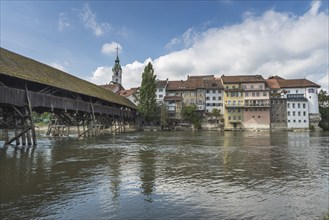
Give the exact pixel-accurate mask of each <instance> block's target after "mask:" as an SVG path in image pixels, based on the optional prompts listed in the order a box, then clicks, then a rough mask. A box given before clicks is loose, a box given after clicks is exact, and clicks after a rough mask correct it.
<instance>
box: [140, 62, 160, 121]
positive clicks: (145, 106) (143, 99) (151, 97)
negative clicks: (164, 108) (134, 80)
mask: <svg viewBox="0 0 329 220" xmlns="http://www.w3.org/2000/svg"><path fill="white" fill-rule="evenodd" d="M155 92H156V75H154V69H153V66H152V64H151V62H149V63H148V64H147V66H146V67H145V68H144V72H143V74H142V84H141V88H140V93H139V95H140V100H139V105H138V112H139V113H140V114H141V116H142V117H143V118H144V120H145V121H147V122H150V121H151V120H153V119H155V117H156V100H155V99H156V94H155Z"/></svg>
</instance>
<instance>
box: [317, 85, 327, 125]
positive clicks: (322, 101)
mask: <svg viewBox="0 0 329 220" xmlns="http://www.w3.org/2000/svg"><path fill="white" fill-rule="evenodd" d="M318 99H319V112H320V114H321V121H320V123H319V127H320V128H322V129H323V130H325V131H328V130H329V95H327V92H326V91H324V90H322V89H321V90H320V92H319V94H318Z"/></svg>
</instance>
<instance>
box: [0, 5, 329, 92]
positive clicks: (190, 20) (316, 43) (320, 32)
mask: <svg viewBox="0 0 329 220" xmlns="http://www.w3.org/2000/svg"><path fill="white" fill-rule="evenodd" d="M0 28H1V32H0V34H1V47H3V48H6V49H9V50H11V51H13V52H16V53H19V54H22V55H24V56H28V57H30V58H32V59H35V60H38V61H40V62H43V63H46V64H48V65H51V66H54V67H56V68H59V69H61V70H63V71H65V72H68V73H70V74H72V75H75V76H78V77H80V78H83V79H86V80H88V81H91V82H94V83H96V84H105V83H109V82H110V80H111V68H112V65H113V63H114V59H115V56H116V51H115V47H116V46H119V48H120V51H119V57H120V61H121V65H122V67H123V74H124V76H123V86H124V87H125V88H130V87H136V86H138V85H139V83H140V81H141V73H142V72H143V68H144V67H145V65H146V64H147V62H149V61H151V62H152V63H153V65H154V68H155V73H156V74H157V76H158V78H159V79H166V78H169V79H170V80H177V79H186V76H187V75H201V74H214V75H216V76H220V75H222V74H225V75H238V74H239V75H242V74H262V75H263V76H264V77H268V76H270V75H276V74H277V75H281V76H283V77H286V78H304V77H306V78H308V79H310V80H312V81H314V82H316V83H318V84H320V85H321V86H322V87H324V88H325V89H327V90H328V69H329V67H328V1H305V0H301V1H297V0H296V1H282V0H281V1H260V0H257V1H234V0H225V1H7V0H5V1H3V0H1V27H0Z"/></svg>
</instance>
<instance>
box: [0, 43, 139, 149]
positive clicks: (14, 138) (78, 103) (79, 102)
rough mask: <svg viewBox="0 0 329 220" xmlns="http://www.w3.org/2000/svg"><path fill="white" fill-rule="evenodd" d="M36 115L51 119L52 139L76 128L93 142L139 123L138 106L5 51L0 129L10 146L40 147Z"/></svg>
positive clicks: (0, 64) (0, 51) (0, 68)
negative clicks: (108, 129) (94, 138)
mask: <svg viewBox="0 0 329 220" xmlns="http://www.w3.org/2000/svg"><path fill="white" fill-rule="evenodd" d="M32 112H37V113H43V112H51V113H52V115H53V118H52V120H51V121H50V123H49V127H48V132H47V134H53V135H63V134H67V133H68V131H69V128H70V127H71V126H76V127H77V129H78V134H79V136H89V135H97V134H98V133H99V131H100V129H103V128H106V127H115V129H119V130H120V129H122V127H123V125H124V124H126V123H134V121H135V117H136V106H135V105H134V104H133V103H132V102H130V101H129V100H128V99H126V98H124V97H121V96H119V95H117V94H115V93H113V92H111V91H109V90H106V89H104V88H102V87H100V86H97V85H95V84H92V83H90V82H87V81H85V80H82V79H79V78H77V77H74V76H72V75H70V74H67V73H65V72H63V71H60V70H58V69H55V68H53V67H50V66H48V65H45V64H43V63H40V62H37V61H35V60H33V59H30V58H27V57H24V56H21V55H19V54H16V53H13V52H11V51H8V50H6V49H4V48H0V129H1V130H2V132H1V133H2V135H1V140H2V141H4V145H5V146H8V145H9V144H11V143H13V142H15V143H16V145H36V143H37V140H36V135H35V125H34V121H33V116H32ZM80 127H81V129H80ZM0 147H1V146H0Z"/></svg>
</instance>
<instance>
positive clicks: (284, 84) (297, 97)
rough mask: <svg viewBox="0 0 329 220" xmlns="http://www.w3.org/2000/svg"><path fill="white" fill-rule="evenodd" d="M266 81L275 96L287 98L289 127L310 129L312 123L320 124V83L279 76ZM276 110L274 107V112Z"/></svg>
mask: <svg viewBox="0 0 329 220" xmlns="http://www.w3.org/2000/svg"><path fill="white" fill-rule="evenodd" d="M266 82H267V84H268V85H269V87H270V88H271V95H272V97H273V98H274V97H276V98H277V99H278V98H280V99H285V100H286V102H287V110H286V112H287V128H288V129H295V128H296V129H299V128H303V129H308V128H309V125H310V124H311V125H314V126H317V125H318V123H319V121H320V120H321V117H320V114H319V104H318V95H317V89H318V88H320V86H319V85H317V84H316V83H313V82H311V81H309V80H307V79H289V80H287V79H283V78H281V77H278V76H273V77H270V78H269V79H268V80H266ZM273 100H274V99H273ZM274 110H275V108H272V112H273V111H274ZM276 114H279V113H276Z"/></svg>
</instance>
